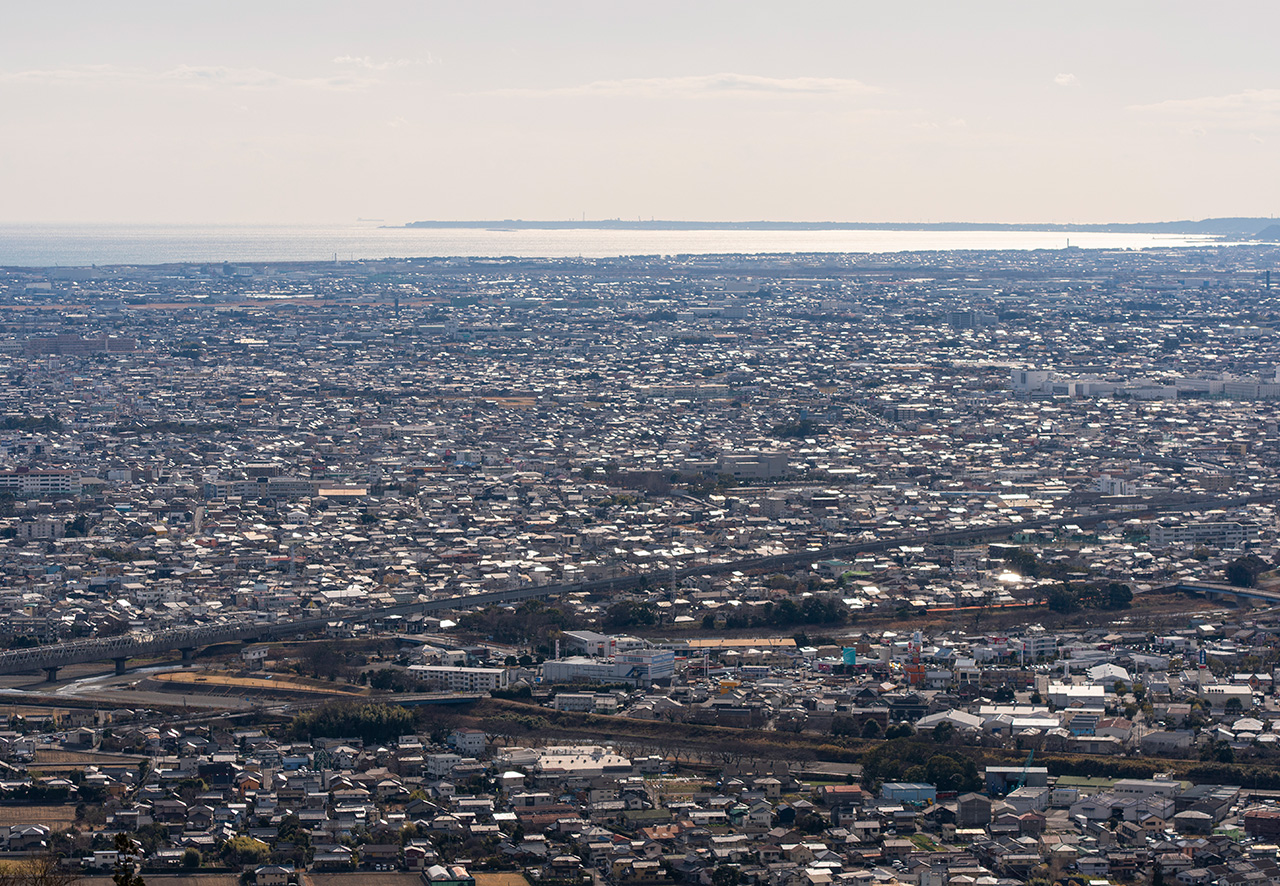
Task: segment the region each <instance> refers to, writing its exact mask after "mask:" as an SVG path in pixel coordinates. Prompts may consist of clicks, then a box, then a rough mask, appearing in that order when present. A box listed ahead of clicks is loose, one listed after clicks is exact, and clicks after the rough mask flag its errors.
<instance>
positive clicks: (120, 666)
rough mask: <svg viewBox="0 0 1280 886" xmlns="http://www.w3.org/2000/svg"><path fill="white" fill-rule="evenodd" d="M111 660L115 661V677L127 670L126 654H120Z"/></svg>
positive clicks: (127, 660) (127, 658) (127, 659)
mask: <svg viewBox="0 0 1280 886" xmlns="http://www.w3.org/2000/svg"><path fill="white" fill-rule="evenodd" d="M112 661H114V662H115V663H116V676H117V677H119V676H121V675H122V674H124V673H125V672H126V671H127V670H128V668H127V667H126V665H127V664H128V663H129V657H128V656H127V655H122V656H120V657H119V658H116V659H112Z"/></svg>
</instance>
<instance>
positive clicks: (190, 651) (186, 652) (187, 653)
mask: <svg viewBox="0 0 1280 886" xmlns="http://www.w3.org/2000/svg"><path fill="white" fill-rule="evenodd" d="M179 651H180V652H181V653H182V660H183V661H191V659H193V658H195V655H196V650H195V649H194V648H193V647H191V646H188V647H187V648H186V649H182V650H179Z"/></svg>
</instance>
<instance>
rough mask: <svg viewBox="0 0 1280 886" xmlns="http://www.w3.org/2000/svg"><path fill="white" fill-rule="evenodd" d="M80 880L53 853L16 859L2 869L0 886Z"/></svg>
mask: <svg viewBox="0 0 1280 886" xmlns="http://www.w3.org/2000/svg"><path fill="white" fill-rule="evenodd" d="M79 879H80V875H79V874H77V873H74V872H72V871H68V870H66V869H64V868H63V867H62V865H61V864H60V863H59V861H58V856H57V855H55V854H53V853H52V852H50V853H47V854H45V855H37V856H34V857H32V858H20V859H15V860H13V861H10V862H7V863H6V864H5V865H4V867H2V868H0V886H71V884H73V883H75V882H76V881H77V880H79ZM139 882H141V881H139Z"/></svg>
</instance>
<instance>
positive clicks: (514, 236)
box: [0, 223, 1220, 267]
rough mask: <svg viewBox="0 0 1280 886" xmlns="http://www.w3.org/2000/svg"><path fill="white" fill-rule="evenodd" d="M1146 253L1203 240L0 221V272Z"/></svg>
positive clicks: (1203, 242)
mask: <svg viewBox="0 0 1280 886" xmlns="http://www.w3.org/2000/svg"><path fill="white" fill-rule="evenodd" d="M1068 240H1069V241H1070V245H1071V246H1077V247H1080V248H1083V249H1149V248H1156V247H1186V246H1209V245H1215V244H1218V243H1220V241H1215V240H1212V239H1210V238H1207V237H1197V236H1183V235H1168V234H1127V233H1118V234H1104V233H1071V234H1064V233H1057V232H1032V231H876V230H840V231H755V230H704V231H649V230H643V231H616V230H559V231H556V230H550V231H544V230H502V229H484V228H398V227H382V226H380V225H378V224H376V223H355V224H346V225H115V224H28V225H22V224H0V266H9V267H13V266H19V267H55V266H61V267H84V266H88V265H116V264H165V263H170V262H220V261H232V262H270V261H332V260H334V259H335V258H336V259H338V260H341V261H348V260H354V259H381V258H393V257H394V258H419V257H422V258H427V257H435V258H444V257H472V258H476V257H496V256H515V257H520V258H537V257H547V258H571V257H582V258H613V257H617V256H624V255H680V254H693V255H721V254H776V253H821V252H827V253H889V252H915V251H935V250H969V249H975V250H977V249H981V250H1031V249H1062V248H1064V247H1066V246H1067V245H1068Z"/></svg>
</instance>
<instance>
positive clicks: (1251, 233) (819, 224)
mask: <svg viewBox="0 0 1280 886" xmlns="http://www.w3.org/2000/svg"><path fill="white" fill-rule="evenodd" d="M1275 225H1276V222H1275V220H1274V219H1271V218H1206V219H1201V220H1199V221H1190V220H1188V221H1168V222H1108V223H1103V224H1002V223H998V222H834V221H815V222H792V221H740V222H727V221H664V220H654V219H650V220H649V221H643V220H641V219H634V220H632V219H621V218H612V219H599V220H585V219H584V220H576V219H574V220H569V221H527V220H525V219H511V218H505V219H498V220H492V221H415V222H409V223H408V224H406V225H404V226H403V227H406V228H479V229H486V230H492V229H495V228H496V229H499V230H511V231H578V230H581V231H1054V232H1057V231H1061V232H1065V233H1072V232H1081V233H1100V234H1185V235H1201V236H1210V237H1238V238H1242V239H1254V238H1257V237H1258V236H1259V234H1261V233H1262V232H1264V231H1267V230H1268V229H1274V228H1275ZM1271 235H1272V236H1274V230H1272V232H1271ZM1264 239H1270V238H1264Z"/></svg>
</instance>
